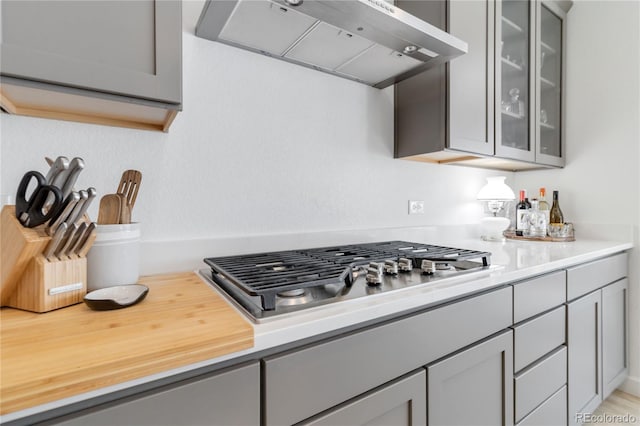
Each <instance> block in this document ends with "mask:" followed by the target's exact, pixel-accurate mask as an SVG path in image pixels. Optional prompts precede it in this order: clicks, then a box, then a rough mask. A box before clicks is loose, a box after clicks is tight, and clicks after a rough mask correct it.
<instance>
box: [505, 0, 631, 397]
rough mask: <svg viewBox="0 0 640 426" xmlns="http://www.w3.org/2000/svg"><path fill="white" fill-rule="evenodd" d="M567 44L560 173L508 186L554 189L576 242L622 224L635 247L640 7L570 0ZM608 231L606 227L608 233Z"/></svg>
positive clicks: (531, 175)
mask: <svg viewBox="0 0 640 426" xmlns="http://www.w3.org/2000/svg"><path fill="white" fill-rule="evenodd" d="M568 24H569V26H568V27H567V28H568V36H567V39H568V46H567V116H566V120H567V121H566V125H567V147H566V148H567V158H568V162H567V165H566V167H565V168H564V169H562V170H554V171H544V172H527V173H516V175H515V186H516V187H517V188H526V189H529V191H533V190H535V189H536V188H537V187H538V186H546V187H547V189H548V190H549V193H550V191H551V190H552V189H558V190H559V191H560V205H561V206H562V210H563V213H564V215H565V220H569V221H573V222H575V223H576V224H577V225H576V238H580V236H581V233H582V235H584V234H586V233H589V232H590V231H591V229H590V228H591V226H590V225H591V224H608V225H623V226H624V227H625V228H628V229H632V230H633V231H632V232H633V235H632V236H630V237H631V238H633V239H634V241H635V245H636V247H638V246H639V245H640V231H639V227H640V171H639V169H640V167H639V165H640V2H637V1H588V0H578V1H576V2H574V5H573V8H572V9H571V11H570V14H569V21H568ZM612 230H613V228H612ZM630 261H631V268H630V269H631V271H630V282H629V284H630V291H629V305H630V306H629V307H630V317H629V324H630V328H629V337H630V340H629V349H630V361H631V365H630V376H631V379H630V380H629V381H628V382H627V384H626V386H627V390H628V391H632V392H633V393H635V394H636V395H640V353H639V351H640V267H639V265H640V253H639V251H638V249H634V250H633V251H632V252H631V255H630Z"/></svg>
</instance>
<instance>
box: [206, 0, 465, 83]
mask: <svg viewBox="0 0 640 426" xmlns="http://www.w3.org/2000/svg"><path fill="white" fill-rule="evenodd" d="M196 35H197V36H199V37H202V38H206V39H209V40H215V41H219V42H222V43H226V44H229V45H232V46H236V47H239V48H242V49H247V50H251V51H254V52H258V53H262V54H264V55H268V56H272V57H274V58H277V59H282V60H285V61H288V62H292V63H295V64H299V65H303V66H306V67H310V68H314V69H317V70H320V71H324V72H328V73H330V74H334V75H337V76H340V77H344V78H348V79H351V80H355V81H358V82H360V83H364V84H368V85H370V86H373V87H377V88H379V89H382V88H384V87H387V86H389V85H391V84H393V83H395V82H398V81H401V80H404V79H406V78H408V77H411V76H412V75H415V74H418V73H420V72H422V71H424V70H426V69H427V68H431V67H433V66H435V65H439V64H442V63H444V62H447V61H449V60H450V59H452V58H455V57H456V56H459V55H462V54H464V53H466V52H467V43H465V42H463V41H461V40H459V39H457V38H455V37H454V36H452V35H451V34H448V33H447V32H445V31H442V30H440V29H438V28H436V27H434V26H433V25H431V24H428V23H426V22H424V21H422V20H420V19H418V18H416V17H415V16H413V15H411V14H409V13H407V12H405V11H403V10H402V9H399V8H397V7H395V6H393V5H392V4H390V3H387V2H386V1H384V0H207V3H206V4H205V6H204V9H203V11H202V14H201V16H200V20H199V21H198V25H197V27H196Z"/></svg>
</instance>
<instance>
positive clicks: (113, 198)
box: [98, 194, 122, 225]
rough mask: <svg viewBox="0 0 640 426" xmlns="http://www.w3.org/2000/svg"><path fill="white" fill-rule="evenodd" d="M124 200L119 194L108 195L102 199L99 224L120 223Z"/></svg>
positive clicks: (99, 209)
mask: <svg viewBox="0 0 640 426" xmlns="http://www.w3.org/2000/svg"><path fill="white" fill-rule="evenodd" d="M121 211H122V200H121V198H120V196H119V195H118V194H107V195H105V196H103V197H102V198H101V199H100V207H99V208H98V224H100V225H113V224H117V223H120V214H121Z"/></svg>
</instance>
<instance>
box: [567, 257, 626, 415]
mask: <svg viewBox="0 0 640 426" xmlns="http://www.w3.org/2000/svg"><path fill="white" fill-rule="evenodd" d="M626 275H627V254H626V253H621V254H618V255H614V256H610V257H607V258H604V259H601V260H598V261H594V262H590V263H586V264H584V265H580V266H577V267H575V268H570V269H568V270H567V296H568V299H570V300H569V303H568V304H567V345H568V406H569V415H568V421H569V424H578V423H580V419H582V418H584V415H585V414H588V413H591V412H593V410H594V409H595V408H597V407H598V405H600V403H601V402H602V400H603V399H604V398H606V397H607V396H608V395H609V394H610V393H611V392H612V391H613V390H614V389H615V388H616V387H618V386H619V385H620V384H621V383H622V382H623V381H624V379H625V378H626V374H627V353H626V352H627V347H626V341H627V339H626V333H627V288H628V282H627V279H626ZM571 299H573V300H571Z"/></svg>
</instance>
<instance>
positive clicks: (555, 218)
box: [549, 191, 564, 225]
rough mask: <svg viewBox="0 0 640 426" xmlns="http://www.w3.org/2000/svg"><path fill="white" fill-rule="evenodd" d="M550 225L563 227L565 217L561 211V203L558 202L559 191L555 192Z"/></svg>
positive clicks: (550, 213) (550, 212)
mask: <svg viewBox="0 0 640 426" xmlns="http://www.w3.org/2000/svg"><path fill="white" fill-rule="evenodd" d="M549 223H550V224H552V225H561V224H563V223H564V215H563V214H562V210H561V209H560V202H559V201H558V191H553V204H551V210H550V211H549Z"/></svg>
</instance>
